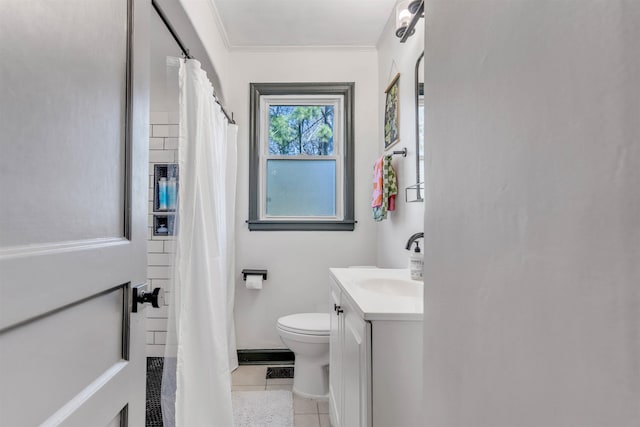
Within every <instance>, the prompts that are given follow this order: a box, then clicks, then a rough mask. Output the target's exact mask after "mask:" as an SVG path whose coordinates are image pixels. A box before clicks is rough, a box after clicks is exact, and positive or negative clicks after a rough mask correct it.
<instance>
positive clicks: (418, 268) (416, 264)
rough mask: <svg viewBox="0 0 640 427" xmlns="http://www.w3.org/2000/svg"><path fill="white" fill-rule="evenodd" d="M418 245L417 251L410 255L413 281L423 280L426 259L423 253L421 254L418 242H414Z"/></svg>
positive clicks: (410, 271)
mask: <svg viewBox="0 0 640 427" xmlns="http://www.w3.org/2000/svg"><path fill="white" fill-rule="evenodd" d="M414 243H415V244H416V247H415V249H414V250H413V252H411V255H409V273H410V274H411V279H412V280H422V267H423V266H424V258H423V256H422V252H420V246H419V245H418V242H417V241H416V242H414Z"/></svg>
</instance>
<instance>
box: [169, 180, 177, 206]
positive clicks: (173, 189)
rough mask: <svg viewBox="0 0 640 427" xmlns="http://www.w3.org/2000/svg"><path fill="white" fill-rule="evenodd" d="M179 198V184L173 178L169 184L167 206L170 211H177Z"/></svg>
mask: <svg viewBox="0 0 640 427" xmlns="http://www.w3.org/2000/svg"><path fill="white" fill-rule="evenodd" d="M177 198H178V182H177V180H176V178H175V177H174V176H173V177H171V178H169V182H168V183H167V205H168V206H169V210H170V211H175V210H176V200H177Z"/></svg>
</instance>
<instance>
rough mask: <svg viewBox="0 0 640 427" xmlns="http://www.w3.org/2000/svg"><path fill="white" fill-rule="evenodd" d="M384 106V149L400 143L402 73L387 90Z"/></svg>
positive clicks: (397, 75)
mask: <svg viewBox="0 0 640 427" xmlns="http://www.w3.org/2000/svg"><path fill="white" fill-rule="evenodd" d="M384 92H385V94H386V101H385V104H384V148H385V150H386V149H387V148H389V147H391V146H392V145H393V144H395V143H397V142H398V141H400V127H399V126H400V111H399V107H400V105H399V104H400V94H399V92H400V73H398V74H396V76H395V77H394V78H393V80H392V81H391V83H390V84H389V86H387V89H386V90H385V91H384Z"/></svg>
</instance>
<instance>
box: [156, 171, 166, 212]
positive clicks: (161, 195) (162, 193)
mask: <svg viewBox="0 0 640 427" xmlns="http://www.w3.org/2000/svg"><path fill="white" fill-rule="evenodd" d="M158 210H160V211H166V210H167V178H165V177H162V178H160V181H159V182H158Z"/></svg>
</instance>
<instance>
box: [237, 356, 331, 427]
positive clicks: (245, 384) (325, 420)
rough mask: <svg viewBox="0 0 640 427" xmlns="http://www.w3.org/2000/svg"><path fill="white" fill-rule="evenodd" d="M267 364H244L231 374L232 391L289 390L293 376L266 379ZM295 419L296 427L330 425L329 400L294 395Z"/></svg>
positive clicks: (323, 426) (322, 426)
mask: <svg viewBox="0 0 640 427" xmlns="http://www.w3.org/2000/svg"><path fill="white" fill-rule="evenodd" d="M266 376H267V366H266V365H243V366H240V367H239V368H238V369H236V370H235V371H234V372H233V374H232V375H231V380H232V387H231V391H253V390H289V391H291V387H292V386H293V378H270V379H266ZM293 421H294V424H295V427H330V426H331V424H330V423H329V402H326V401H320V400H314V399H305V398H302V397H299V396H296V395H295V394H294V395H293Z"/></svg>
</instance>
